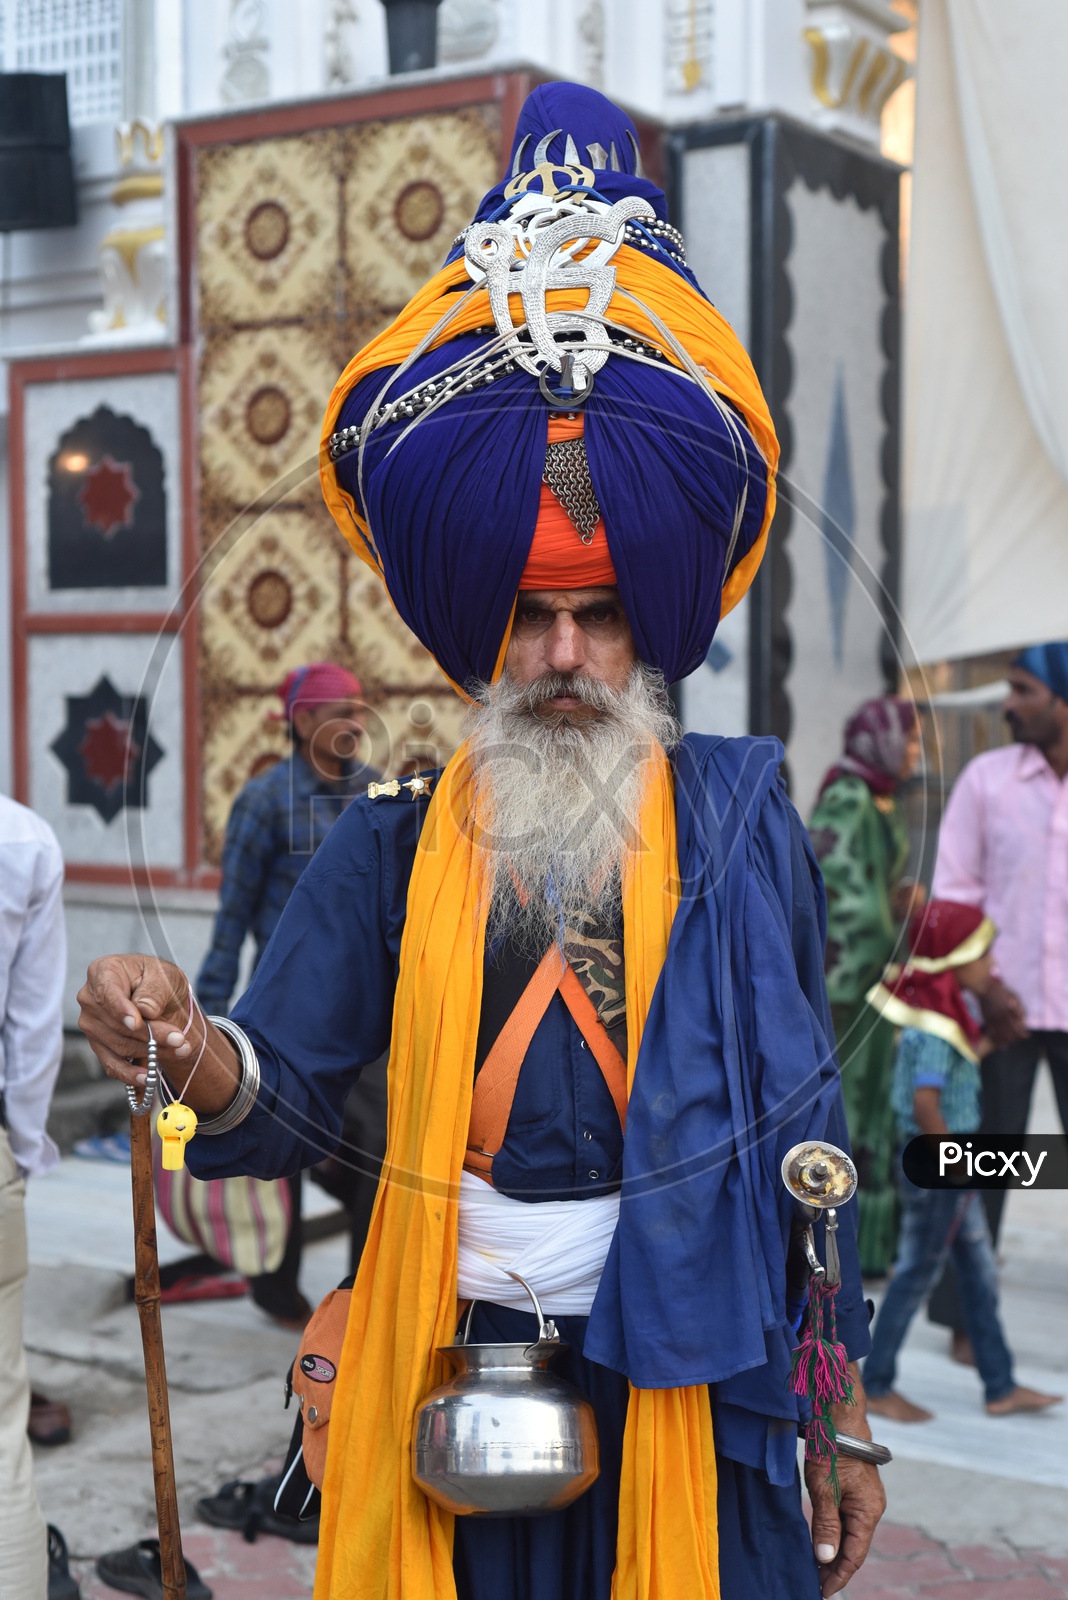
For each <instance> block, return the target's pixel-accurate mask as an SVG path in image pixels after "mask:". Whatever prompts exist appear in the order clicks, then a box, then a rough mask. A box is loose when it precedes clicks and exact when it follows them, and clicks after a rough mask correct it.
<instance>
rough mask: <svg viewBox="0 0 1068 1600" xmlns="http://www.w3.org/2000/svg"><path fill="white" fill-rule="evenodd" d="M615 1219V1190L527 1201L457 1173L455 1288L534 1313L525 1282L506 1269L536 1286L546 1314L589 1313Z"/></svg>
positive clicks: (460, 1292)
mask: <svg viewBox="0 0 1068 1600" xmlns="http://www.w3.org/2000/svg"><path fill="white" fill-rule="evenodd" d="M618 1217H619V1194H618V1193H616V1194H606V1195H595V1196H594V1197H593V1198H592V1199H589V1200H545V1201H542V1202H535V1203H533V1204H528V1203H527V1202H526V1201H525V1200H513V1199H511V1198H510V1197H509V1196H508V1195H504V1194H498V1192H497V1190H496V1189H494V1188H492V1187H491V1186H490V1185H489V1184H488V1183H486V1182H484V1181H483V1179H482V1178H476V1177H475V1176H474V1175H473V1174H472V1173H470V1172H461V1174H460V1260H459V1276H458V1281H457V1293H458V1295H459V1297H460V1299H461V1300H489V1301H491V1302H492V1303H493V1304H494V1305H498V1306H515V1307H516V1308H517V1309H518V1310H520V1311H532V1310H533V1307H532V1305H531V1303H530V1296H529V1295H528V1294H527V1292H526V1290H525V1289H524V1288H523V1285H522V1284H521V1283H516V1281H515V1279H514V1278H510V1277H509V1276H508V1269H509V1268H511V1270H512V1271H513V1272H518V1273H520V1274H521V1275H522V1276H523V1277H524V1278H526V1280H527V1282H528V1283H529V1284H530V1285H531V1286H532V1287H533V1289H534V1292H535V1294H536V1295H537V1296H538V1299H539V1300H540V1301H541V1305H542V1310H543V1311H544V1312H545V1313H546V1315H547V1316H559V1317H563V1316H580V1317H587V1316H589V1314H590V1307H591V1306H592V1305H593V1297H594V1295H595V1294H596V1293H597V1285H598V1284H599V1283H600V1281H601V1271H602V1269H603V1267H604V1262H605V1257H606V1256H607V1254H608V1246H609V1245H610V1244H611V1242H612V1235H613V1233H615V1231H616V1221H617V1219H618Z"/></svg>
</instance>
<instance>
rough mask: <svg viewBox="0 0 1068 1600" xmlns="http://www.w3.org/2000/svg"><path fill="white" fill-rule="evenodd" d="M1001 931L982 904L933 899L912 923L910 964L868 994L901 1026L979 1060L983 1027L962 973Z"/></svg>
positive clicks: (892, 972) (895, 969)
mask: <svg viewBox="0 0 1068 1600" xmlns="http://www.w3.org/2000/svg"><path fill="white" fill-rule="evenodd" d="M996 932H997V930H996V928H995V927H994V924H993V923H992V922H991V921H990V918H989V917H985V916H984V915H983V913H982V912H981V911H980V910H979V908H978V907H977V906H965V905H961V904H959V903H958V902H957V901H956V900H932V901H930V902H929V903H928V904H927V905H926V906H924V907H923V908H922V909H921V910H919V911H917V912H916V914H915V916H914V917H913V919H912V922H911V923H910V925H909V950H910V954H909V958H908V960H907V961H906V962H905V965H904V966H903V967H888V968H887V970H886V973H885V981H884V982H883V983H877V984H876V985H875V987H874V988H873V989H870V990H869V991H868V996H867V998H868V1001H869V1004H871V1005H873V1006H874V1007H875V1008H876V1010H877V1011H881V1012H882V1014H883V1016H884V1017H887V1018H889V1020H890V1021H891V1022H894V1023H897V1025H898V1026H899V1027H904V1028H918V1029H919V1030H920V1032H921V1033H933V1034H936V1035H937V1036H938V1038H940V1039H945V1040H946V1041H947V1042H948V1043H949V1044H951V1045H953V1046H954V1047H955V1049H957V1050H959V1051H960V1053H961V1055H964V1056H967V1057H968V1059H969V1060H970V1061H974V1060H976V1054H975V1047H976V1045H977V1044H978V1043H979V1036H980V1034H981V1032H982V1029H981V1028H980V1026H979V1024H978V1023H977V1022H976V1021H975V1018H974V1017H973V1016H972V1014H971V1012H970V1011H969V1009H968V1007H967V1005H966V1003H965V1000H964V991H963V989H962V988H961V986H960V982H959V980H958V978H957V972H956V969H957V968H958V967H963V966H965V965H966V964H967V963H968V962H969V961H978V960H979V957H980V956H984V955H985V954H986V952H987V951H988V950H989V949H990V946H991V945H992V944H993V942H994V935H995V933H996Z"/></svg>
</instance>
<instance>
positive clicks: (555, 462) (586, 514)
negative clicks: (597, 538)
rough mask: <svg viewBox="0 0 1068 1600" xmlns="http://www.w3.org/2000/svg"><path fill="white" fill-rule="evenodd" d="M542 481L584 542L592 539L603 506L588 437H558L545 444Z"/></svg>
mask: <svg viewBox="0 0 1068 1600" xmlns="http://www.w3.org/2000/svg"><path fill="white" fill-rule="evenodd" d="M542 478H543V480H544V481H545V482H546V483H547V484H548V485H549V488H550V489H551V490H552V492H553V494H554V495H555V496H556V498H557V499H558V500H559V502H560V504H561V505H562V506H563V508H564V510H565V511H566V512H567V514H568V516H569V517H570V519H571V521H572V522H573V523H574V525H575V528H576V529H577V530H578V534H579V537H580V538H581V540H582V542H583V544H591V543H592V542H593V530H594V529H595V528H596V526H597V524H598V522H599V521H600V520H601V508H600V506H599V505H598V503H597V495H596V493H595V491H594V487H593V483H592V480H591V478H590V464H589V461H588V460H587V458H586V441H585V439H559V440H557V441H556V442H555V443H553V444H549V445H547V446H546V447H545V470H544V472H543V473H542Z"/></svg>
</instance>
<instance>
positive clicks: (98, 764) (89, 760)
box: [78, 711, 141, 794]
mask: <svg viewBox="0 0 1068 1600" xmlns="http://www.w3.org/2000/svg"><path fill="white" fill-rule="evenodd" d="M78 754H79V755H80V756H81V758H82V762H83V763H84V766H85V774H86V777H87V778H88V779H89V781H90V782H91V783H99V784H100V786H101V788H102V789H103V790H104V791H105V792H106V793H107V794H110V793H111V791H112V789H116V788H118V787H119V786H120V785H122V784H124V783H125V782H126V779H127V777H128V774H129V770H130V767H131V766H132V765H133V764H134V762H136V760H137V758H138V756H139V755H140V754H141V746H140V745H139V744H138V742H137V740H136V739H135V738H134V736H133V729H132V728H131V726H130V724H129V723H128V722H121V721H120V720H119V718H118V717H117V716H116V715H115V713H114V711H105V712H104V715H103V716H102V717H90V718H89V719H88V721H87V722H86V724H85V733H84V735H83V737H82V739H81V740H80V742H79V744H78Z"/></svg>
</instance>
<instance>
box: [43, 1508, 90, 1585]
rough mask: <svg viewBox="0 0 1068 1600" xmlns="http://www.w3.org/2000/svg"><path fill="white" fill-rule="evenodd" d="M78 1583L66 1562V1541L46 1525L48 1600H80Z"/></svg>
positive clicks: (54, 1529) (49, 1525)
mask: <svg viewBox="0 0 1068 1600" xmlns="http://www.w3.org/2000/svg"><path fill="white" fill-rule="evenodd" d="M81 1594H82V1591H81V1590H80V1589H79V1587H78V1581H77V1579H76V1578H74V1577H72V1576H71V1570H70V1567H69V1565H68V1562H67V1541H66V1539H64V1537H63V1535H62V1534H61V1533H60V1531H59V1529H58V1528H55V1527H53V1525H52V1524H51V1523H49V1524H48V1600H81Z"/></svg>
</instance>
